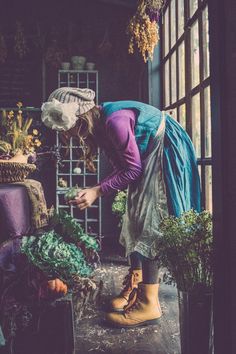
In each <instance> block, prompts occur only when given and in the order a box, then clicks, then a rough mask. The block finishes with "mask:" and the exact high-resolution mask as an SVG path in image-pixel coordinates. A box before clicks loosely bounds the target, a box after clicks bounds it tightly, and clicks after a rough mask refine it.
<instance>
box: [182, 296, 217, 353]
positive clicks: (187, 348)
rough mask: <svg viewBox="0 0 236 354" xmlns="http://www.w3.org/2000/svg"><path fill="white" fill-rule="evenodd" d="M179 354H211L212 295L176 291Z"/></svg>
mask: <svg viewBox="0 0 236 354" xmlns="http://www.w3.org/2000/svg"><path fill="white" fill-rule="evenodd" d="M178 299H179V323H180V339H181V354H190V353H191V354H200V353H201V354H212V352H213V320H212V304H213V295H212V293H209V292H206V291H198V292H196V291H195V292H183V291H178Z"/></svg>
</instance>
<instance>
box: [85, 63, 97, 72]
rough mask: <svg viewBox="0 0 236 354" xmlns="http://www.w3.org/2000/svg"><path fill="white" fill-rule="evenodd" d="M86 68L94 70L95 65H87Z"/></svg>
mask: <svg viewBox="0 0 236 354" xmlns="http://www.w3.org/2000/svg"><path fill="white" fill-rule="evenodd" d="M86 68H87V70H94V69H95V63H86Z"/></svg>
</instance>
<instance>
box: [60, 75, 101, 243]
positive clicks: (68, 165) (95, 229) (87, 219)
mask: <svg viewBox="0 0 236 354" xmlns="http://www.w3.org/2000/svg"><path fill="white" fill-rule="evenodd" d="M58 87H80V88H91V89H93V90H94V91H95V93H96V103H98V71H78V70H59V71H58ZM56 145H57V146H59V145H60V139H59V134H58V133H56ZM60 147H61V149H67V150H68V152H67V157H66V158H65V159H63V160H62V164H63V166H62V167H60V165H59V164H57V167H56V210H57V211H59V210H61V209H62V210H66V211H67V212H69V213H70V215H71V216H73V217H74V218H75V219H76V220H77V221H78V222H79V223H81V225H82V226H83V228H84V230H85V232H86V233H89V234H94V235H96V236H99V237H100V236H101V219H102V218H101V198H99V199H98V201H97V202H95V203H94V205H92V206H91V207H90V208H87V209H85V210H84V211H79V209H78V208H76V207H75V206H72V205H70V206H69V205H67V204H66V203H65V201H64V198H63V195H64V194H65V192H66V191H67V190H68V189H69V188H71V187H73V186H74V185H75V184H78V186H79V187H82V188H85V187H89V186H91V185H95V184H97V183H98V182H99V179H100V151H99V149H98V152H97V159H96V160H95V161H94V162H95V164H96V167H97V171H96V172H95V173H91V172H89V171H88V170H87V168H86V164H85V161H84V160H78V159H76V152H78V151H79V149H81V146H79V145H77V144H76V142H75V140H74V139H73V138H71V139H70V143H69V146H63V145H62V146H60ZM77 165H80V166H81V167H80V168H81V173H80V174H77V173H74V168H75V167H76V166H77ZM59 178H63V179H65V180H66V181H67V184H68V186H67V188H61V187H59V186H58V181H59ZM91 182H92V183H91Z"/></svg>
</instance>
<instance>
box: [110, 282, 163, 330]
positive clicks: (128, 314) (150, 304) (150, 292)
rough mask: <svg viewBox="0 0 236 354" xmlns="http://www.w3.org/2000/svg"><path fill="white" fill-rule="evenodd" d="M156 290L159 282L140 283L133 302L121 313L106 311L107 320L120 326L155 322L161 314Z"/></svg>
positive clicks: (127, 326) (134, 325)
mask: <svg viewBox="0 0 236 354" xmlns="http://www.w3.org/2000/svg"><path fill="white" fill-rule="evenodd" d="M158 290H159V284H143V283H140V284H139V285H138V292H137V298H136V301H135V302H134V304H133V305H132V306H127V308H126V309H125V311H124V312H123V313H115V312H111V313H108V314H107V317H106V318H107V321H108V322H109V323H110V324H111V325H113V326H114V327H122V328H132V327H138V326H147V325H151V324H157V323H158V319H159V318H160V317H161V315H162V312H161V306H160V303H159V299H158Z"/></svg>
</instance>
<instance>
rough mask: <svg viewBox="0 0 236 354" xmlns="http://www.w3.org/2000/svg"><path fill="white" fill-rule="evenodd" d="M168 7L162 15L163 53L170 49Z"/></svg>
mask: <svg viewBox="0 0 236 354" xmlns="http://www.w3.org/2000/svg"><path fill="white" fill-rule="evenodd" d="M169 34H170V32H169V7H168V8H167V9H166V12H165V15H164V36H165V40H164V42H165V55H167V53H168V52H169V50H170V44H169Z"/></svg>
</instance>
